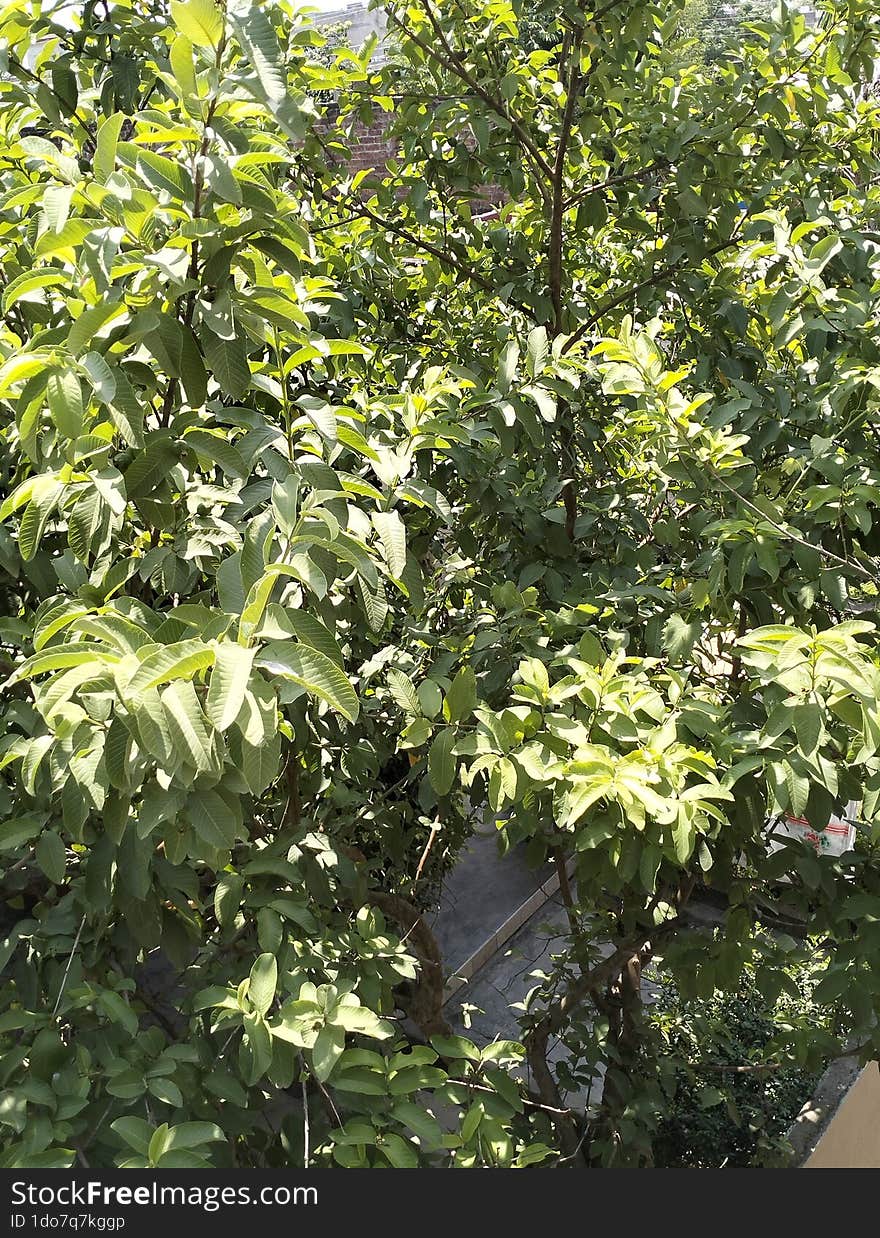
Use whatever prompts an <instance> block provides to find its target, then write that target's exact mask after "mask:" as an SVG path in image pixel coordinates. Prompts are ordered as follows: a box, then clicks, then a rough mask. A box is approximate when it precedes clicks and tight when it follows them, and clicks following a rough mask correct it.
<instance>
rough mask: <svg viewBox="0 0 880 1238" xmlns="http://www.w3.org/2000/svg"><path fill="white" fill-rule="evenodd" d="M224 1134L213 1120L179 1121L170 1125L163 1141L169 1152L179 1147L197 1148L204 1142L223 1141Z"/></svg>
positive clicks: (224, 1138)
mask: <svg viewBox="0 0 880 1238" xmlns="http://www.w3.org/2000/svg"><path fill="white" fill-rule="evenodd" d="M225 1140H226V1136H225V1135H224V1133H223V1131H222V1130H221V1129H220V1127H219V1126H216V1125H215V1124H214V1123H213V1122H181V1123H180V1124H179V1125H178V1126H172V1127H171V1130H170V1131H169V1132H168V1137H167V1139H166V1141H165V1147H166V1149H167V1150H168V1151H169V1152H170V1151H172V1150H176V1149H179V1148H199V1147H201V1146H202V1144H206V1143H224V1142H225Z"/></svg>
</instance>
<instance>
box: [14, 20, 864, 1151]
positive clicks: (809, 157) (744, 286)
mask: <svg viewBox="0 0 880 1238" xmlns="http://www.w3.org/2000/svg"><path fill="white" fill-rule="evenodd" d="M386 7H387V23H388V27H389V46H390V51H391V55H390V57H389V59H388V62H387V63H386V64H384V65H383V67H382V68H381V69H375V68H372V67H371V65H370V50H371V49H370V48H369V47H367V48H366V49H364V51H363V52H358V51H352V50H344V49H343V50H340V51H339V52H338V53H336V55H335V56H331V55H328V54H327V49H326V48H325V47H324V46H323V43H322V38H321V36H320V35H319V34H318V33H317V32H316V31H315V30H314V29H312V28H311V27H310V26H309V25H308V24H307V22H306V21H305V19H303V18H302V16H301V15H299V14H298V13H297V11H296V8H295V6H292V5H288V4H279V5H247V4H240V5H234V4H229V5H227V6H225V7H221V6H218V5H215V4H214V3H213V0H179V2H178V0H171V2H170V4H169V5H168V6H166V5H165V4H164V3H160V2H159V0H157V2H156V3H152V4H142V3H132V4H130V5H124V4H112V3H109V4H107V5H104V4H101V5H87V6H85V8H84V9H83V11H82V14H81V15H80V17H79V18H78V20H77V21H76V22H71V20H70V19H69V18H68V17H65V16H64V13H65V12H66V10H62V9H58V11H57V12H54V13H53V11H52V10H49V11H44V10H43V8H42V7H40V6H29V5H21V4H15V5H9V6H8V7H6V8H5V9H3V10H2V12H0V40H2V42H3V45H4V47H5V52H4V56H5V62H4V66H3V67H4V76H3V80H2V83H0V88H2V92H3V106H2V109H0V120H2V124H3V137H4V144H3V152H2V155H0V175H2V178H3V185H2V189H3V198H2V207H0V220H2V225H3V233H2V252H0V262H2V270H3V276H2V278H3V285H4V287H3V301H2V307H3V329H2V336H0V350H2V354H3V362H2V366H0V433H2V435H3V439H4V445H5V452H4V456H3V469H4V473H3V489H4V492H5V499H4V502H3V506H2V509H0V519H2V525H0V569H2V577H0V583H2V589H3V597H4V606H3V616H4V618H3V620H2V633H0V635H2V642H3V661H4V674H5V676H6V679H5V684H4V695H3V705H2V709H3V715H4V728H3V730H4V735H3V739H2V740H0V745H2V749H0V766H2V784H0V797H2V803H3V809H4V811H3V823H2V824H0V847H2V849H3V857H4V860H5V862H6V865H5V870H4V874H3V888H4V897H5V901H6V907H7V913H6V920H5V925H4V930H3V931H4V935H5V941H4V943H3V947H2V954H0V960H2V962H3V964H4V972H3V987H2V1001H3V1009H2V1013H0V1036H2V1040H3V1046H4V1053H3V1065H2V1068H0V1069H2V1086H3V1088H4V1089H5V1090H4V1092H3V1094H2V1098H0V1122H2V1123H3V1127H2V1129H3V1131H4V1148H5V1150H4V1152H3V1154H2V1157H3V1164H5V1165H6V1166H7V1167H9V1166H15V1165H27V1166H37V1165H51V1166H55V1165H67V1164H70V1163H73V1162H74V1161H77V1160H78V1161H79V1162H80V1163H85V1164H92V1165H110V1164H126V1165H133V1166H142V1165H148V1164H149V1165H158V1166H159V1167H173V1166H184V1165H192V1166H208V1165H215V1166H222V1165H238V1166H242V1167H247V1166H264V1165H268V1166H280V1165H286V1164H296V1165H302V1164H306V1165H309V1164H317V1163H332V1164H338V1165H342V1166H366V1165H383V1164H384V1165H388V1164H391V1165H393V1166H399V1167H406V1166H411V1165H416V1164H420V1163H423V1164H430V1165H434V1166H437V1167H443V1166H448V1165H464V1166H469V1165H490V1166H526V1165H529V1164H532V1163H539V1162H540V1163H547V1164H561V1165H579V1164H586V1163H621V1162H626V1163H649V1162H650V1158H651V1133H652V1121H653V1115H654V1114H655V1113H656V1111H657V1109H658V1106H662V1105H663V1104H664V1103H667V1102H668V1090H669V1089H668V1077H667V1075H668V1071H667V1066H668V1063H667V1061H666V1059H665V1058H664V1055H663V1053H662V1052H661V1051H660V1050H661V1049H662V1045H661V1044H659V1043H658V1040H657V1037H656V1035H655V1034H654V1033H653V1032H652V1031H651V1029H650V1028H649V1027H648V1026H647V1024H646V1021H645V1018H644V1012H643V1009H642V1004H641V1001H640V973H641V969H642V967H643V966H644V965H645V964H646V963H647V962H648V961H649V960H651V959H661V960H662V967H663V968H664V969H666V970H667V972H668V973H669V974H670V975H672V976H674V978H675V980H676V983H677V984H678V986H679V988H680V990H681V992H682V993H683V994H684V996H685V998H686V997H687V995H688V994H689V993H691V994H693V995H700V994H705V993H707V992H711V991H713V990H714V989H716V988H725V987H735V986H736V984H737V982H738V977H739V973H740V970H741V968H742V966H743V965H744V963H745V961H746V960H750V961H751V960H752V959H753V957H754V954H755V951H756V950H760V951H761V952H762V965H761V969H760V983H761V985H762V986H764V988H766V991H767V992H768V993H770V994H772V993H774V992H779V991H781V990H782V989H783V987H784V986H785V984H786V970H785V969H786V965H787V963H788V962H789V961H790V960H791V959H792V958H793V957H797V956H798V955H799V954H802V953H803V952H805V951H806V950H811V949H815V948H816V943H815V941H814V940H813V939H814V938H816V937H817V936H818V937H819V938H820V939H821V950H822V956H821V957H822V958H823V959H824V960H827V967H826V971H825V974H824V977H823V979H822V981H821V984H820V986H819V988H818V989H817V990H816V994H815V999H816V1002H817V1003H818V1005H819V1007H820V1009H821V1011H822V1017H821V1018H814V1019H813V1020H812V1023H811V1026H809V1027H807V1026H804V1027H800V1026H793V1027H792V1028H791V1029H790V1030H789V1032H788V1034H787V1035H786V1036H781V1037H780V1044H779V1047H778V1052H779V1054H780V1055H783V1056H785V1055H788V1056H789V1057H792V1058H797V1059H798V1060H802V1061H807V1060H816V1059H817V1058H819V1057H821V1056H823V1055H828V1054H831V1053H834V1052H837V1051H840V1050H841V1049H842V1048H843V1046H844V1044H849V1043H851V1042H852V1041H855V1042H858V1043H859V1044H860V1045H863V1046H864V1051H865V1052H866V1053H870V1052H871V1045H872V1043H873V1042H872V1037H873V1032H872V1026H873V1022H874V1013H875V1007H876V997H875V987H876V983H875V980H874V971H873V967H872V962H871V960H872V957H873V953H874V951H873V933H872V927H871V926H872V925H873V923H874V920H875V916H876V910H877V907H878V906H880V903H878V899H880V883H878V879H877V875H876V872H875V865H874V847H875V843H874V833H873V824H872V823H873V819H874V813H875V809H876V807H877V801H878V799H880V763H878V759H877V756H876V749H877V745H878V743H880V729H878V728H880V716H878V712H877V708H876V699H877V695H878V691H877V689H878V686H880V685H878V673H880V672H878V663H877V650H876V638H875V634H874V632H875V630H874V626H873V622H872V616H873V608H874V605H875V603H874V599H875V598H876V596H877V592H876V583H877V581H878V579H880V566H878V559H877V554H876V551H877V546H876V544H875V543H876V537H875V535H874V534H873V521H874V515H873V513H874V510H875V508H876V501H877V496H878V493H880V491H878V489H877V486H878V472H877V441H876V439H875V433H876V431H875V428H874V421H873V419H874V414H875V409H876V404H877V396H876V392H877V386H878V385H877V382H876V373H877V370H876V366H877V358H876V356H875V354H876V352H877V348H876V343H875V339H874V330H873V328H874V323H875V321H876V293H875V292H874V287H875V285H876V283H877V274H878V272H877V266H878V259H877V239H878V234H877V232H876V231H875V228H876V225H875V222H874V203H875V199H876V197H877V191H876V189H875V188H874V182H875V181H876V179H877V167H878V163H877V155H876V126H877V107H876V104H875V102H874V101H873V98H872V95H871V93H870V91H869V90H868V89H867V87H866V83H868V82H869V81H870V79H871V77H872V74H873V61H872V55H873V52H874V49H875V43H876V38H877V36H878V34H880V27H878V19H877V15H876V14H875V13H874V12H873V8H872V6H871V5H870V4H868V3H867V2H864V3H863V2H862V0H851V2H850V3H848V4H846V5H829V6H828V10H829V11H828V14H827V16H826V19H825V20H824V23H823V24H822V26H821V27H820V28H818V29H808V28H807V26H806V24H805V22H804V20H803V19H802V18H801V17H800V16H798V15H797V14H794V15H789V14H787V13H785V12H783V13H781V14H780V15H779V17H780V22H779V24H778V25H776V26H773V27H771V26H767V27H766V29H763V28H762V29H763V32H762V30H759V31H757V32H756V33H755V35H754V46H752V47H751V48H750V49H749V50H747V51H746V52H744V53H743V56H742V58H741V59H738V60H737V62H736V63H735V64H731V65H730V66H728V67H722V68H721V69H720V70H713V74H712V77H711V79H710V80H709V79H707V78H706V76H705V75H704V74H703V73H702V71H701V70H698V69H692V68H687V67H685V68H682V67H681V65H680V56H678V54H677V53H676V56H675V57H673V55H672V54H671V52H667V49H668V48H670V47H672V46H673V45H675V44H676V29H675V22H676V14H675V13H670V12H669V10H668V8H667V7H666V6H664V7H663V8H661V7H660V6H651V5H644V4H641V3H635V2H634V0H611V2H610V3H607V4H605V5H604V6H594V7H591V6H590V5H588V4H585V3H575V2H574V0H572V2H570V3H567V4H565V5H562V6H559V5H557V4H553V5H550V4H549V3H548V4H546V5H543V8H542V6H540V5H539V6H537V8H538V10H540V12H539V13H538V14H537V16H541V15H542V13H543V17H544V24H545V25H546V26H547V28H548V29H552V30H553V31H554V32H555V39H554V40H553V42H554V46H551V47H548V48H544V47H541V48H539V49H537V50H531V49H532V48H533V44H531V43H530V42H529V40H525V39H523V38H521V37H520V29H519V25H518V19H519V16H520V12H519V11H520V6H519V5H517V4H512V5H511V4H507V3H496V2H494V0H493V2H491V3H489V2H486V0H467V2H466V3H462V4H460V5H459V4H457V5H455V6H440V5H436V4H432V3H431V2H430V0H419V2H418V3H414V4H411V5H407V6H403V5H398V4H396V3H392V4H390V5H388V6H386ZM535 7H536V6H529V15H530V17H532V18H534V17H535V13H534V10H535ZM544 10H546V12H544ZM379 117H384V118H385V120H386V122H387V126H388V131H389V135H390V136H391V137H392V138H393V139H395V140H396V141H397V143H398V144H399V153H398V156H397V158H396V159H395V160H394V161H392V162H391V163H389V166H388V168H387V169H379V170H378V171H377V172H376V173H375V174H373V175H367V174H357V175H353V174H352V173H350V171H349V166H348V157H349V153H350V149H351V143H352V141H353V140H356V137H357V131H358V125H359V124H360V123H364V122H369V121H372V120H374V119H376V118H379ZM488 204H497V205H496V206H495V208H494V209H491V210H487V205H488ZM853 608H856V609H857V610H858V618H853V617H852V611H853ZM465 791H466V792H467V798H465V796H464V792H465ZM849 800H862V805H863V806H862V822H863V824H862V826H861V828H860V829H859V833H858V841H857V845H856V848H855V850H854V851H850V852H848V853H847V854H846V855H845V856H843V857H841V858H840V859H833V858H829V857H819V856H817V855H816V854H815V852H814V851H812V850H811V849H810V848H809V847H808V846H805V845H801V844H794V845H786V846H784V847H782V848H781V849H779V850H777V851H775V852H773V853H772V854H771V852H770V849H769V848H768V845H767V842H768V840H767V837H766V835H767V826H766V824H765V823H766V822H767V820H768V819H769V820H770V821H772V820H773V819H775V818H776V817H778V816H780V815H782V814H785V813H789V814H792V815H795V816H802V815H806V816H807V817H808V818H809V820H810V821H811V822H812V823H813V824H814V826H816V827H817V828H821V827H822V826H823V825H824V824H825V823H826V822H827V821H828V819H829V817H830V815H831V814H832V812H834V811H835V809H839V808H840V807H841V805H842V804H843V803H845V802H847V801H849ZM473 812H481V813H486V812H492V813H496V814H499V815H500V830H499V833H500V837H501V839H502V842H503V844H504V845H505V846H511V845H513V844H516V843H519V842H523V843H525V845H527V847H528V848H529V851H530V854H531V855H532V856H533V857H534V858H535V860H536V861H537V860H541V859H543V858H545V857H548V856H549V857H550V858H552V859H553V860H554V862H555V863H556V865H557V869H558V871H559V874H560V878H561V884H562V889H563V893H564V896H565V899H566V903H567V912H568V927H569V936H568V939H567V941H566V944H565V947H564V949H563V950H562V951H561V953H560V957H559V959H558V961H557V962H558V966H557V969H556V970H555V972H554V974H553V975H552V976H551V977H550V978H549V979H548V980H547V981H546V983H545V984H544V985H543V987H542V989H541V990H540V991H537V992H536V993H535V994H533V997H532V1000H531V1001H530V1003H529V1009H528V1012H527V1014H526V1017H525V1020H524V1027H523V1040H522V1043H521V1044H514V1043H512V1042H509V1041H496V1042H495V1043H494V1044H492V1045H489V1046H487V1047H484V1048H482V1049H480V1048H478V1047H476V1046H474V1045H472V1044H471V1043H470V1042H468V1041H466V1040H464V1039H462V1038H459V1037H455V1036H452V1035H451V1034H450V1029H449V1027H448V1025H447V1023H446V1019H445V1017H444V1014H443V1010H442V977H443V963H442V960H441V959H440V958H439V956H438V954H437V950H436V944H435V943H434V941H433V939H432V937H431V935H430V933H429V931H428V930H427V928H426V925H425V923H424V921H423V919H422V918H421V910H422V908H423V907H424V906H425V905H426V904H427V903H428V902H429V900H430V898H431V895H432V891H433V890H434V889H435V888H436V884H437V881H438V880H439V878H440V876H441V874H442V872H443V871H444V869H445V868H446V867H448V865H449V864H450V863H452V862H453V861H454V858H455V855H456V853H457V851H458V849H459V848H460V846H461V844H462V842H463V841H464V840H465V838H466V837H467V834H468V829H469V820H470V814H471V813H473ZM569 872H571V873H572V880H571V881H569ZM780 883H783V888H784V904H785V905H784V908H783V909H781V910H780V908H779V907H778V906H775V905H774V898H775V891H776V890H777V889H778V888H779V885H780ZM698 884H700V885H711V887H712V888H713V889H714V890H716V891H717V892H718V893H719V895H720V896H722V897H723V899H724V900H725V904H726V907H727V910H726V913H725V916H726V919H725V924H724V931H723V932H721V933H717V934H712V933H707V932H706V931H701V930H699V929H698V928H695V927H694V925H693V924H692V922H691V921H690V920H689V919H688V917H687V905H688V902H689V900H690V899H691V898H692V895H693V891H694V889H695V887H696V886H697V885H698ZM768 922H772V923H773V924H774V926H775V927H777V928H779V927H780V926H784V927H786V928H787V929H789V930H792V929H793V930H794V933H795V934H796V935H791V934H789V935H784V934H777V935H776V936H774V937H768V936H767V934H766V933H765V932H764V931H763V928H762V926H763V925H765V924H767V923H768ZM805 935H807V936H808V937H809V938H810V940H809V941H807V942H806V943H805V942H804V941H802V939H803V938H804V936H805ZM762 991H763V988H762ZM826 1016H827V1017H826ZM558 1040H561V1041H562V1042H563V1044H564V1045H565V1046H566V1049H567V1053H566V1054H565V1055H564V1057H563V1058H562V1059H559V1058H556V1059H555V1064H553V1060H551V1059H550V1058H549V1056H548V1051H549V1048H550V1046H551V1045H552V1044H555V1042H556V1041H558ZM603 1071H604V1072H605V1087H604V1093H603V1097H602V1101H601V1104H600V1105H598V1106H594V1107H590V1108H588V1109H587V1110H586V1111H584V1110H583V1108H582V1107H581V1106H579V1104H578V1097H579V1096H580V1095H581V1094H582V1092H583V1090H584V1088H586V1087H589V1086H590V1085H591V1084H592V1083H593V1082H594V1081H595V1079H596V1077H597V1075H598V1074H599V1073H601V1072H603Z"/></svg>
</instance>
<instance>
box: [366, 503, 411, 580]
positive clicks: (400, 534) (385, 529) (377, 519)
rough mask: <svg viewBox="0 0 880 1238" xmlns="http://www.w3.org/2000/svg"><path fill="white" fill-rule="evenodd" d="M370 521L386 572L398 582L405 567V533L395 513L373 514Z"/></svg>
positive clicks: (401, 522)
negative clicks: (378, 543)
mask: <svg viewBox="0 0 880 1238" xmlns="http://www.w3.org/2000/svg"><path fill="white" fill-rule="evenodd" d="M372 521H373V524H374V526H375V528H376V532H377V533H378V534H379V541H380V542H381V544H382V554H383V555H384V557H385V562H386V563H387V564H388V571H389V573H390V574H391V576H393V577H394V579H395V580H399V579H400V577H401V576H402V575H403V572H404V568H405V567H406V531H405V529H404V527H403V521H402V520H401V519H400V516H399V515H398V514H397V512H393V511H392V512H373V515H372Z"/></svg>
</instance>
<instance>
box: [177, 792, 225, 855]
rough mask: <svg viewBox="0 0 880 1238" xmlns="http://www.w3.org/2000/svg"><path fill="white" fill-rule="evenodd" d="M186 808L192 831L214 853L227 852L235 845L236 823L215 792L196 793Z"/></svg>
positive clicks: (223, 801)
mask: <svg viewBox="0 0 880 1238" xmlns="http://www.w3.org/2000/svg"><path fill="white" fill-rule="evenodd" d="M188 808H189V815H190V819H191V821H192V824H193V829H194V830H195V832H196V833H197V834H198V836H199V838H200V839H201V840H202V842H204V843H206V844H207V845H208V846H209V847H211V848H212V849H213V850H215V851H228V850H229V849H230V848H231V847H232V846H233V845H234V844H235V833H236V821H235V819H234V817H233V815H232V813H231V812H230V810H229V806H228V804H227V803H226V801H225V800H224V799H223V797H222V796H221V795H219V794H218V793H217V792H216V791H199V792H196V794H195V795H193V796H191V797H190V800H189V803H188Z"/></svg>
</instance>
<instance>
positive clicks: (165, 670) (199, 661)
mask: <svg viewBox="0 0 880 1238" xmlns="http://www.w3.org/2000/svg"><path fill="white" fill-rule="evenodd" d="M215 656H216V654H215V650H214V648H213V647H212V646H210V645H206V644H205V643H204V642H203V641H200V640H184V641H177V642H175V643H174V644H172V645H166V646H165V647H164V648H163V649H156V650H154V651H153V652H152V653H148V654H147V656H146V657H145V658H144V660H143V661H142V662H141V664H140V666H139V667H138V669H137V670H136V671H135V673H134V674H133V675H132V677H131V679H130V680H129V681H128V684H127V687H126V690H127V692H128V693H129V694H131V695H135V694H136V693H140V692H146V691H147V690H148V689H149V688H157V687H159V685H160V684H163V683H168V682H169V681H170V680H172V679H187V678H189V677H190V676H192V675H195V674H196V673H197V672H198V671H203V670H205V669H206V668H207V667H209V666H212V665H213V664H214V658H215ZM236 712H237V711H236Z"/></svg>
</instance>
